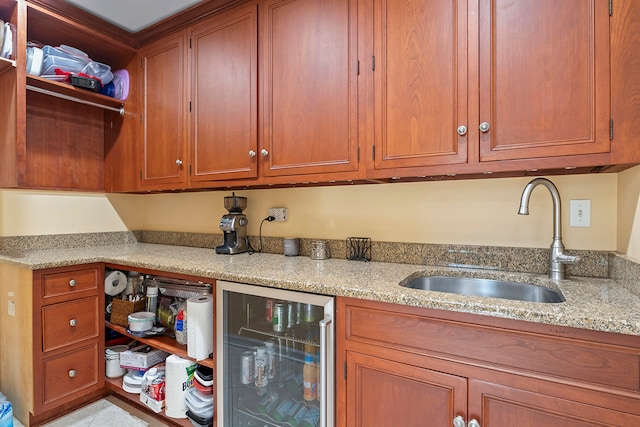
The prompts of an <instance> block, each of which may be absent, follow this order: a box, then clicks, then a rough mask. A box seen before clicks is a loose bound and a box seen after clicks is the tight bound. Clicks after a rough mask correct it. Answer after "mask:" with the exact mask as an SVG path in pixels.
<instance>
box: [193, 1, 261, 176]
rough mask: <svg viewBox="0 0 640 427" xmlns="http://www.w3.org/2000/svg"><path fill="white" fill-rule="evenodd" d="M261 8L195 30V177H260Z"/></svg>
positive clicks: (223, 17)
mask: <svg viewBox="0 0 640 427" xmlns="http://www.w3.org/2000/svg"><path fill="white" fill-rule="evenodd" d="M257 31H258V26H257V6H256V5H255V4H251V5H250V6H249V7H242V8H239V9H233V10H231V11H230V12H227V13H224V14H223V15H220V16H216V17H215V18H213V19H211V20H209V21H207V22H205V23H204V24H201V25H199V26H197V27H196V28H194V29H192V30H191V33H190V40H191V46H192V49H191V75H192V90H191V102H192V109H191V110H192V111H191V138H190V139H191V141H192V144H193V149H192V156H191V157H192V165H191V167H192V172H191V177H190V179H191V181H210V180H221V179H234V178H254V177H256V176H257V158H256V152H257V150H258V148H257V147H258V138H257V125H258V118H257V111H258V110H257V104H258V93H257V85H258V76H257V60H258V58H257V55H258V50H257V43H258V36H257Z"/></svg>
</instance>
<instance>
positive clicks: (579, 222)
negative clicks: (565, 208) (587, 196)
mask: <svg viewBox="0 0 640 427" xmlns="http://www.w3.org/2000/svg"><path fill="white" fill-rule="evenodd" d="M570 212H571V216H570V218H569V225H570V226H571V227H591V200H571V201H570Z"/></svg>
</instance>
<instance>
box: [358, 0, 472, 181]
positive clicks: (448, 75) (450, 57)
mask: <svg viewBox="0 0 640 427" xmlns="http://www.w3.org/2000/svg"><path fill="white" fill-rule="evenodd" d="M374 16H375V25H374V32H375V42H374V52H375V71H374V73H373V75H374V87H375V92H374V93H375V108H374V126H375V139H374V143H375V154H374V157H375V168H376V169H384V168H394V167H418V166H431V165H439V164H450V163H464V162H466V161H467V156H468V153H467V139H468V137H467V134H466V132H463V131H462V130H461V132H460V133H462V135H459V134H458V133H457V129H458V127H460V126H464V127H467V126H469V124H468V120H467V31H468V30H467V0H454V1H450V0H435V1H434V0H417V1H394V0H376V1H375V9H374ZM366 66H369V64H367V65H365V67H366Z"/></svg>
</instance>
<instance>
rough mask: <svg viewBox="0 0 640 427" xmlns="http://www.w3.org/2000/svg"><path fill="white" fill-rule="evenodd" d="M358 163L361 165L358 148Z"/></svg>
mask: <svg viewBox="0 0 640 427" xmlns="http://www.w3.org/2000/svg"><path fill="white" fill-rule="evenodd" d="M358 163H360V147H358Z"/></svg>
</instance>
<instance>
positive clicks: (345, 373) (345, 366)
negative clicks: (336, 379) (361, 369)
mask: <svg viewBox="0 0 640 427" xmlns="http://www.w3.org/2000/svg"><path fill="white" fill-rule="evenodd" d="M343 366H344V369H343V371H344V379H345V380H346V379H347V362H344V365H343Z"/></svg>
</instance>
